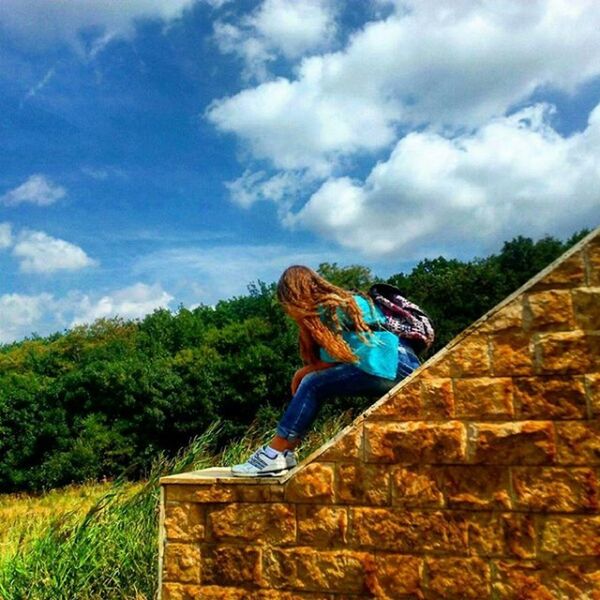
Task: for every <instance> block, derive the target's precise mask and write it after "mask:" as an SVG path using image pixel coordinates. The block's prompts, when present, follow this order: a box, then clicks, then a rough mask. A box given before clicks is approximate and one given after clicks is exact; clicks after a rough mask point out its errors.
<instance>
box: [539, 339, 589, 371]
mask: <svg viewBox="0 0 600 600" xmlns="http://www.w3.org/2000/svg"><path fill="white" fill-rule="evenodd" d="M536 352H537V354H538V356H539V359H538V360H539V366H540V368H541V370H542V372H544V373H586V372H587V371H589V370H590V369H591V367H592V365H593V362H594V361H593V360H592V357H591V355H590V347H589V344H588V338H587V336H586V335H585V334H584V333H583V332H582V331H564V332H557V333H546V334H542V335H540V338H539V341H538V343H537V345H536Z"/></svg>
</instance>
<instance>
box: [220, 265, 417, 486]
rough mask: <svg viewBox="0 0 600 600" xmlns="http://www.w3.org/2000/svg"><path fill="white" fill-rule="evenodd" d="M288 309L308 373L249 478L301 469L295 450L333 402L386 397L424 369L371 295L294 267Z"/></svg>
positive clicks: (243, 472) (242, 468)
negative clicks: (385, 325)
mask: <svg viewBox="0 0 600 600" xmlns="http://www.w3.org/2000/svg"><path fill="white" fill-rule="evenodd" d="M277 298H278V300H279V302H280V303H281V305H282V307H283V310H284V311H285V312H286V313H287V314H288V315H289V316H290V317H292V319H294V321H296V323H297V324H298V327H299V340H300V356H301V358H302V361H303V362H304V364H305V366H304V367H302V368H301V369H299V370H298V371H296V373H295V375H294V377H293V378H292V384H291V388H292V396H293V397H292V400H291V402H290V404H289V405H288V407H287V409H286V411H285V413H284V414H283V417H282V418H281V420H280V421H279V423H278V424H277V428H276V432H277V435H275V437H273V439H272V440H271V442H270V443H269V444H268V445H265V446H262V447H260V448H258V449H257V450H256V451H255V452H254V453H253V454H252V456H250V458H249V459H248V460H247V461H246V462H245V463H242V464H239V465H234V466H233V467H232V468H231V472H232V474H233V475H237V476H244V477H248V476H250V477H257V476H260V477H262V476H278V475H282V474H283V473H285V472H286V471H287V470H288V469H290V468H293V467H294V466H296V462H297V461H296V458H295V455H294V452H293V449H294V448H295V447H296V446H297V445H298V443H299V442H300V441H301V439H302V437H303V436H304V435H305V434H306V432H307V431H308V430H309V428H310V426H311V424H312V423H313V421H314V419H315V417H316V416H317V412H318V410H319V407H320V405H321V402H323V401H324V400H326V399H327V398H330V397H332V396H363V395H366V396H375V397H380V396H382V395H383V394H385V393H386V392H388V391H389V390H390V389H392V388H393V387H394V386H395V385H396V384H397V383H398V382H399V381H400V380H401V379H403V378H404V377H406V376H407V375H409V374H410V373H411V372H412V371H413V370H414V369H416V368H417V367H418V366H419V365H420V364H421V363H420V361H419V359H418V358H417V355H416V353H415V351H414V350H413V348H412V347H411V346H410V344H409V343H408V342H407V341H406V340H403V339H401V338H399V337H397V336H396V335H394V334H393V333H391V332H389V331H386V330H384V329H383V328H382V326H381V323H382V322H384V320H385V319H384V316H383V313H382V312H381V310H380V309H379V308H378V307H377V306H376V305H375V304H373V302H372V301H371V300H370V298H368V297H367V296H365V295H363V294H360V293H355V294H353V293H350V292H348V291H346V290H344V289H342V288H340V287H337V286H335V285H333V284H331V283H329V282H328V281H327V280H325V279H323V278H322V277H321V276H319V275H318V274H317V273H315V272H314V271H313V270H312V269H309V268H308V267H304V266H300V265H294V266H291V267H288V268H287V269H286V270H285V271H284V272H283V275H282V276H281V278H280V279H279V282H278V284H277Z"/></svg>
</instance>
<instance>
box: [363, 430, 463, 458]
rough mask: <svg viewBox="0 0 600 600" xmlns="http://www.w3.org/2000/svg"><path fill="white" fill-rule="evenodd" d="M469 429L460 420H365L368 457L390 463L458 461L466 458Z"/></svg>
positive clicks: (366, 453) (366, 452) (366, 454)
mask: <svg viewBox="0 0 600 600" xmlns="http://www.w3.org/2000/svg"><path fill="white" fill-rule="evenodd" d="M465 451H466V430H465V426H464V425H463V424H462V423H460V422H459V421H449V422H447V423H427V422H422V421H412V422H411V421H409V422H406V423H366V424H365V459H366V461H369V462H387V463H400V464H411V463H425V464H428V463H455V462H462V461H464V460H465Z"/></svg>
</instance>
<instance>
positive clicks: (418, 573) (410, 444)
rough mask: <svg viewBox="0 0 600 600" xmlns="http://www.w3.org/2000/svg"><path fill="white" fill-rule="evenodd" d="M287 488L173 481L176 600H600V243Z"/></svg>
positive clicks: (578, 253)
mask: <svg viewBox="0 0 600 600" xmlns="http://www.w3.org/2000/svg"><path fill="white" fill-rule="evenodd" d="M595 235H596V237H595V238H593V239H588V240H587V241H586V243H585V244H584V245H583V246H582V247H580V248H578V249H575V251H574V252H572V253H571V254H570V256H568V257H567V258H565V259H563V260H562V261H559V262H558V263H557V264H556V265H554V267H553V269H552V270H551V271H549V272H548V273H545V275H544V276H543V277H541V278H537V281H534V282H531V283H530V284H529V285H528V286H525V287H524V288H523V289H522V291H521V292H520V293H519V294H518V295H516V296H514V297H511V298H510V300H509V301H508V302H507V303H506V304H504V305H503V306H502V307H501V308H499V309H496V310H494V311H491V312H490V313H488V315H487V316H486V318H485V320H482V321H480V322H478V323H476V324H475V325H474V326H473V327H471V328H469V330H467V331H466V332H465V333H464V334H462V335H461V336H460V337H459V338H457V339H456V340H455V341H453V342H452V343H451V344H449V346H448V347H447V348H446V349H445V350H443V351H441V352H440V353H439V354H438V355H437V356H436V357H434V358H432V359H430V361H429V362H428V363H427V365H425V366H424V367H422V368H421V369H420V370H419V372H418V373H415V374H414V375H413V376H411V378H410V379H409V380H407V381H406V382H404V384H402V385H400V386H398V387H397V388H396V389H395V391H394V392H393V393H388V394H386V395H385V396H384V398H382V399H381V400H380V401H378V402H377V405H376V406H373V407H372V408H370V409H367V411H365V413H364V414H363V415H362V416H361V417H359V418H358V419H357V420H356V421H355V422H354V423H353V424H352V426H350V427H348V428H347V429H346V430H344V431H343V432H342V434H341V435H340V436H339V438H338V439H337V440H335V442H333V443H331V444H330V445H329V447H327V448H326V449H324V450H321V451H317V452H315V453H314V454H313V455H312V456H311V457H310V458H309V459H308V460H307V461H306V464H302V465H300V467H299V468H298V469H297V470H296V471H295V472H294V473H292V474H291V475H290V477H284V478H283V479H284V481H283V482H279V481H272V480H268V479H264V480H261V479H255V480H249V479H245V480H240V481H237V482H231V481H229V480H225V481H223V480H215V479H212V478H211V477H205V478H203V479H201V480H199V481H198V484H195V483H190V480H189V478H188V479H185V478H183V479H173V480H171V481H172V482H169V481H168V479H169V478H167V481H166V482H165V495H164V506H163V517H164V518H163V521H162V536H163V544H164V545H163V552H164V559H163V566H162V569H161V574H162V581H163V584H162V600H191V599H194V600H196V599H200V600H202V599H203V598H207V599H210V600H220V599H227V600H229V599H232V600H242V599H243V600H309V599H310V600H363V599H365V600H366V599H369V598H378V599H379V600H409V599H410V600H417V599H418V600H442V599H447V600H469V599H471V598H473V599H476V600H509V599H510V600H554V599H557V600H571V599H574V600H600V419H599V417H600V229H599V230H597V231H596V234H595Z"/></svg>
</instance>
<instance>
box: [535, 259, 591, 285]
mask: <svg viewBox="0 0 600 600" xmlns="http://www.w3.org/2000/svg"><path fill="white" fill-rule="evenodd" d="M584 282H585V268H584V264H583V255H582V253H581V252H576V253H575V254H573V255H572V256H570V257H569V258H567V259H566V260H563V261H562V262H561V263H560V264H559V265H557V266H556V267H555V268H554V269H553V270H552V271H550V273H548V274H547V275H546V276H545V277H544V278H542V279H541V280H540V281H539V282H538V283H537V284H536V285H535V287H534V288H533V289H548V288H568V287H576V286H580V285H582V284H583V283H584Z"/></svg>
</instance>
